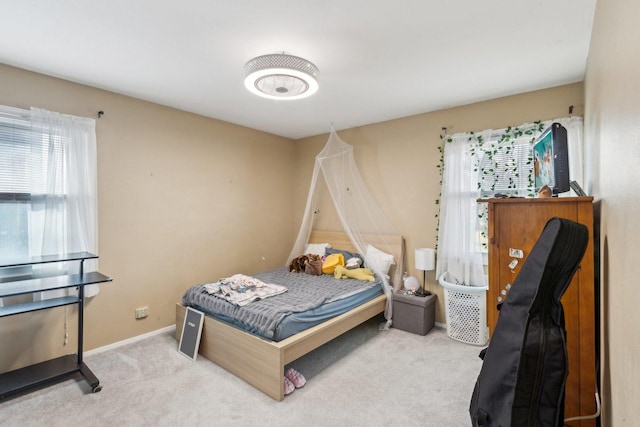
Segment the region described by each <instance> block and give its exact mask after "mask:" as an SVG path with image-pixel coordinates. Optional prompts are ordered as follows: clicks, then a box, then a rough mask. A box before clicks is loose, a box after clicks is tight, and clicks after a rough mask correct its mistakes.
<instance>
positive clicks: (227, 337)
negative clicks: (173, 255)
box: [176, 231, 404, 401]
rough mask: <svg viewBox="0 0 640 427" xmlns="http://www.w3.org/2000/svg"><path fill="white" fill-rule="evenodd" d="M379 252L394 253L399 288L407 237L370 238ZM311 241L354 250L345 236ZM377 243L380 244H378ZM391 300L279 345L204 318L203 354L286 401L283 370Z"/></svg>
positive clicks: (179, 318) (329, 234)
mask: <svg viewBox="0 0 640 427" xmlns="http://www.w3.org/2000/svg"><path fill="white" fill-rule="evenodd" d="M367 241H368V242H369V243H370V244H371V245H373V246H376V247H378V248H379V249H380V250H383V251H385V252H386V251H387V248H388V249H389V250H391V252H392V254H393V255H394V257H395V260H396V265H395V266H394V268H393V269H392V270H391V272H390V274H391V275H392V277H393V278H394V280H393V283H394V284H395V286H396V287H398V286H399V285H400V281H401V279H400V278H401V277H402V269H403V265H404V264H403V263H404V242H403V239H402V236H371V238H370V239H368V240H367ZM309 243H331V245H332V246H333V247H334V248H337V249H344V250H348V251H355V248H354V247H353V245H352V244H351V241H350V240H349V238H348V237H347V235H346V234H345V233H343V232H335V231H312V233H311V237H310V238H309ZM376 243H378V245H376ZM386 301H387V298H386V296H384V295H380V296H378V297H376V298H374V299H373V300H370V301H368V302H366V303H364V304H362V305H360V306H358V307H356V308H354V309H352V310H350V311H348V312H346V313H344V314H342V315H340V316H337V317H334V318H332V319H330V320H327V321H326V322H324V323H321V324H319V325H317V326H314V327H313V328H310V329H307V330H305V331H302V332H300V333H298V334H296V335H293V336H291V337H289V338H287V339H284V340H282V341H279V342H275V341H269V340H266V339H264V338H261V337H258V336H255V335H252V334H250V333H248V332H245V331H243V330H241V329H239V328H236V327H234V326H231V325H229V324H227V323H225V322H222V321H219V320H216V319H214V318H213V317H209V316H205V320H204V325H203V328H202V337H201V340H200V349H199V353H200V354H201V355H203V356H204V357H206V358H207V359H209V360H211V361H213V362H215V363H216V364H218V365H219V366H221V367H223V368H224V369H226V370H227V371H229V372H231V373H232V374H234V375H235V376H237V377H239V378H241V379H243V380H244V381H246V382H247V383H249V384H250V385H252V386H253V387H255V388H257V389H258V390H260V391H262V392H263V393H265V394H266V395H268V396H270V397H272V398H273V399H275V400H278V401H281V400H282V399H284V380H283V379H284V368H285V366H286V365H287V364H289V363H291V362H293V361H294V360H296V359H298V358H299V357H301V356H304V355H305V354H307V353H309V352H311V351H312V350H315V349H316V348H318V347H320V346H321V345H323V344H325V343H327V342H329V341H331V340H332V339H334V338H336V337H338V336H340V335H342V334H343V333H345V332H347V331H348V330H350V329H352V328H354V327H355V326H358V325H359V324H361V323H363V322H365V321H367V320H368V319H370V318H372V317H374V316H376V315H377V314H379V313H382V312H383V311H384V309H385V306H386ZM185 311H186V308H185V307H184V306H182V305H181V304H176V339H177V340H178V342H179V341H180V335H181V334H182V324H183V323H184V313H185Z"/></svg>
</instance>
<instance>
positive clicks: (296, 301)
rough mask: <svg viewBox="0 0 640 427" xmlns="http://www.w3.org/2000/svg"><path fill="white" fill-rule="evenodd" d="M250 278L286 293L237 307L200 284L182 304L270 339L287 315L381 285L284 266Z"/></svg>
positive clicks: (376, 282) (189, 291)
mask: <svg viewBox="0 0 640 427" xmlns="http://www.w3.org/2000/svg"><path fill="white" fill-rule="evenodd" d="M253 277H256V278H258V279H260V280H262V281H263V282H265V283H273V284H276V285H282V286H285V287H286V288H287V292H285V293H283V294H280V295H277V296H274V297H270V298H266V299H263V300H259V301H254V302H252V303H250V304H248V305H246V306H244V307H238V306H236V305H234V304H232V303H230V302H228V301H225V300H223V299H221V298H218V297H215V296H212V295H210V294H209V293H208V292H207V291H206V290H205V289H204V287H203V286H202V285H196V286H193V287H191V288H190V289H188V290H187V292H186V293H185V294H184V296H183V297H182V304H183V305H185V306H191V307H193V308H196V309H199V310H202V311H204V312H205V313H207V314H211V315H221V316H224V317H226V318H229V319H233V320H235V321H237V322H239V323H241V324H242V325H245V326H246V327H247V328H248V329H253V330H256V331H257V332H258V333H260V334H261V335H263V336H265V337H267V338H273V336H274V333H275V330H276V327H277V325H278V323H279V322H280V321H281V320H282V318H284V317H285V316H286V315H288V314H290V313H297V312H301V311H306V310H311V309H313V308H316V307H318V306H320V305H322V304H324V303H328V302H331V301H337V300H339V299H343V298H346V297H348V296H350V295H353V294H356V293H358V292H360V291H362V290H365V289H369V288H371V287H373V286H379V284H380V282H379V281H375V282H367V281H362V280H355V279H335V278H334V277H333V275H328V274H323V275H321V276H312V275H309V274H305V273H290V272H289V269H288V268H286V267H283V268H279V269H276V270H270V271H265V272H262V273H257V274H254V275H253Z"/></svg>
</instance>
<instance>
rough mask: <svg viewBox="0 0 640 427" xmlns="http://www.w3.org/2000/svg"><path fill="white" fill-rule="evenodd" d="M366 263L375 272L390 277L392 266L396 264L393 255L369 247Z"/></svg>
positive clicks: (365, 256)
mask: <svg viewBox="0 0 640 427" xmlns="http://www.w3.org/2000/svg"><path fill="white" fill-rule="evenodd" d="M364 262H365V264H366V265H367V267H369V268H370V269H372V270H373V271H375V272H377V273H380V274H384V275H388V274H389V269H390V268H391V265H392V264H395V261H394V260H393V255H391V254H388V253H386V252H382V251H381V250H380V249H378V248H375V247H373V246H371V245H367V252H366V253H365V255H364Z"/></svg>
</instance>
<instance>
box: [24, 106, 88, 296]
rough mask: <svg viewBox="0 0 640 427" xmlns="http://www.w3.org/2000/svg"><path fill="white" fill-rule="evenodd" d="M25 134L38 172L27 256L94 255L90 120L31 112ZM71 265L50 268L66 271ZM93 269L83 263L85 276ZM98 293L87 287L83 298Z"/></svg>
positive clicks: (42, 111) (34, 181)
mask: <svg viewBox="0 0 640 427" xmlns="http://www.w3.org/2000/svg"><path fill="white" fill-rule="evenodd" d="M31 129H32V156H34V157H35V158H34V163H33V164H34V165H35V167H40V166H41V167H42V169H43V170H40V171H37V172H38V173H37V174H35V173H34V177H36V176H37V177H38V179H33V180H32V188H31V193H32V195H34V196H32V211H31V216H30V233H29V238H30V244H29V247H30V254H31V255H49V254H61V253H70V252H82V251H88V252H91V253H97V249H98V227H97V224H98V222H97V221H98V209H97V165H96V163H97V154H96V133H95V120H93V119H89V118H83V117H76V116H71V115H65V114H59V113H55V112H50V111H45V110H41V109H37V108H32V109H31ZM37 157H41V158H37ZM37 195H41V196H37ZM77 264H78V263H77V262H75V263H70V265H69V266H63V265H57V266H54V265H51V266H50V268H58V269H66V268H69V269H72V268H78V266H77ZM95 268H96V265H95V262H94V261H91V262H90V261H87V262H86V263H85V271H91V270H94V269H95ZM98 291H99V285H90V286H87V287H85V296H87V297H91V296H94V295H96V294H97V293H98ZM52 296H54V295H52V294H47V295H46V296H43V297H45V298H48V297H52Z"/></svg>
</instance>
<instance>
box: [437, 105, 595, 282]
mask: <svg viewBox="0 0 640 427" xmlns="http://www.w3.org/2000/svg"><path fill="white" fill-rule="evenodd" d="M554 122H558V123H560V124H562V125H563V126H564V127H565V128H566V129H567V145H568V149H569V175H570V179H571V180H575V181H577V182H578V183H582V182H583V167H582V163H583V158H582V153H583V141H582V133H583V130H582V128H583V120H582V118H581V117H568V118H561V119H556V120H549V121H545V122H537V123H527V124H523V125H520V126H518V127H509V128H506V129H501V130H490V129H489V130H485V131H482V132H478V133H459V134H455V135H452V136H447V137H446V138H445V143H444V154H443V155H444V165H443V169H442V194H441V201H440V215H439V218H440V224H439V229H438V261H437V266H436V276H437V277H440V276H441V275H442V274H443V273H448V279H447V281H448V282H452V283H456V282H458V283H460V284H465V285H471V286H485V285H486V283H485V278H484V265H483V264H484V263H483V245H486V241H484V240H483V238H486V211H484V210H483V209H482V208H481V207H479V205H478V203H477V202H476V201H477V199H478V198H480V197H481V196H482V197H490V196H491V195H490V193H489V194H488V191H489V192H490V191H491V190H488V189H487V187H490V186H488V185H487V182H489V183H490V184H491V186H493V185H494V183H496V182H498V181H500V179H498V178H501V177H497V176H490V175H491V174H492V173H493V174H494V175H497V173H496V172H495V170H493V169H490V168H489V167H487V166H486V164H487V163H486V162H485V161H486V158H484V157H483V156H485V155H486V153H487V150H489V148H490V149H491V151H492V152H493V155H495V153H496V152H500V151H501V150H504V151H505V152H507V153H509V156H510V157H508V159H509V160H507V157H503V158H502V159H503V160H502V161H503V162H507V163H509V161H510V162H512V163H514V164H516V163H517V164H518V165H519V166H518V167H520V168H524V169H526V170H518V171H517V174H514V175H518V176H519V178H518V180H516V181H518V182H516V183H515V184H510V185H513V186H512V187H511V188H509V189H507V191H503V189H502V188H498V187H495V189H494V193H495V192H506V193H507V194H511V195H516V196H525V195H532V194H533V175H532V174H533V170H532V167H533V166H532V163H531V162H529V163H527V162H526V161H525V162H522V161H520V160H521V159H519V158H518V157H522V151H523V150H524V149H526V150H529V151H530V146H531V143H532V142H533V141H534V140H535V139H536V138H537V137H538V136H539V135H540V134H541V133H542V131H544V130H545V129H546V128H548V127H549V126H551V124H552V123H554ZM514 147H519V148H518V149H517V150H516V149H513V148H514ZM511 171H513V169H511V168H510V169H509V171H508V173H511ZM498 173H503V174H504V173H505V172H498ZM487 174H488V175H489V176H488V175H487ZM499 184H500V183H499ZM491 188H493V187H491ZM481 190H482V193H481ZM564 195H572V194H571V193H567V194H564ZM485 250H486V247H485Z"/></svg>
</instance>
